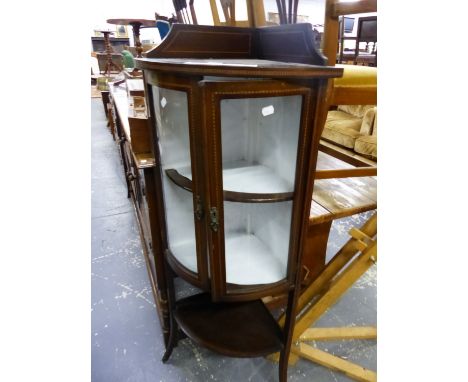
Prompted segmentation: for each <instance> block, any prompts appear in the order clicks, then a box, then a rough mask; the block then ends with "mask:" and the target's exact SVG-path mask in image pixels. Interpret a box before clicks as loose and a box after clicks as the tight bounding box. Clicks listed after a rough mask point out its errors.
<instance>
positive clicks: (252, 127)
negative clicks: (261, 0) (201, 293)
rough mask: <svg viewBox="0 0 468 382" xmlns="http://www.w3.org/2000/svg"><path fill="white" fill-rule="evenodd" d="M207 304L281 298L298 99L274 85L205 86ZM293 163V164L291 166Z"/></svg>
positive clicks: (285, 283)
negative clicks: (209, 296) (209, 292)
mask: <svg viewBox="0 0 468 382" xmlns="http://www.w3.org/2000/svg"><path fill="white" fill-rule="evenodd" d="M202 88H203V89H204V101H205V105H206V110H205V113H206V114H205V121H206V123H207V128H206V132H207V134H206V139H207V147H210V148H211V149H210V150H209V151H208V157H209V158H208V163H209V164H211V167H210V168H209V173H210V174H209V186H208V187H209V188H210V202H209V203H210V204H209V206H208V212H209V218H208V219H209V221H208V222H207V223H208V225H209V229H208V232H209V236H210V241H211V244H212V245H210V249H211V251H210V266H211V268H210V270H211V285H212V286H211V287H212V294H213V297H214V299H217V300H242V299H244V300H247V299H254V298H259V297H262V296H265V295H268V294H270V293H275V292H276V293H284V292H286V291H287V290H288V289H289V288H290V287H291V283H292V280H293V277H292V269H291V268H290V264H291V263H292V262H293V260H294V258H295V256H297V243H294V242H293V241H292V240H291V238H292V237H294V236H297V235H292V232H293V230H294V229H298V226H299V221H298V220H300V218H299V217H298V216H297V215H299V214H298V213H297V212H296V213H295V212H294V203H295V189H296V178H297V171H298V167H302V166H303V163H304V158H303V156H304V153H303V150H302V149H301V145H300V143H301V139H302V138H303V134H304V126H305V122H306V119H305V114H306V111H307V108H306V107H305V106H304V105H306V104H308V102H304V99H305V97H307V96H308V95H309V92H310V90H309V89H307V88H303V87H299V86H291V85H288V84H286V83H282V82H276V81H267V80H265V81H258V80H257V81H243V82H237V83H236V82H226V81H224V82H216V81H205V82H204V83H203V86H202ZM299 164H300V166H299Z"/></svg>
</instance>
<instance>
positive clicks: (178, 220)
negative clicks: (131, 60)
mask: <svg viewBox="0 0 468 382" xmlns="http://www.w3.org/2000/svg"><path fill="white" fill-rule="evenodd" d="M152 90H153V100H154V110H155V118H156V132H157V136H158V143H159V152H160V157H161V169H162V178H163V179H162V184H163V192H164V202H165V213H166V227H167V240H168V246H169V249H170V251H171V252H172V254H173V255H174V256H175V258H176V259H177V260H178V261H179V262H180V263H182V264H183V265H184V266H185V267H186V268H188V269H189V270H191V271H193V272H197V250H196V242H195V223H194V214H193V212H194V210H193V199H192V193H191V192H189V191H186V190H184V189H182V188H180V187H179V186H177V185H175V184H174V183H173V182H172V181H171V180H170V179H169V177H168V176H167V174H166V170H169V169H175V170H177V171H178V172H180V173H181V174H183V175H184V176H187V177H189V178H191V177H192V170H191V161H190V136H189V122H188V101H187V94H186V93H185V92H182V91H178V90H171V89H164V88H161V87H157V86H152Z"/></svg>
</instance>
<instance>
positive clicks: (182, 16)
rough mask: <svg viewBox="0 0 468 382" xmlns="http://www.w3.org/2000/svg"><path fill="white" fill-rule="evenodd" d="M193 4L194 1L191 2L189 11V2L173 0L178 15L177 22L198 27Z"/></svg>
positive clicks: (190, 0)
mask: <svg viewBox="0 0 468 382" xmlns="http://www.w3.org/2000/svg"><path fill="white" fill-rule="evenodd" d="M193 2H194V0H189V4H188V7H189V10H187V0H172V3H173V4H174V9H175V11H176V15H177V21H178V22H179V23H181V24H195V25H198V21H197V15H196V14H195V8H194V6H193Z"/></svg>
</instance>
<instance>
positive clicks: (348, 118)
mask: <svg viewBox="0 0 468 382" xmlns="http://www.w3.org/2000/svg"><path fill="white" fill-rule="evenodd" d="M361 124H362V119H361V118H358V117H355V116H353V115H351V114H348V113H345V112H343V111H340V110H331V111H329V112H328V115H327V121H326V122H325V128H324V129H323V133H322V138H324V139H326V140H329V141H331V142H334V143H336V144H338V145H341V146H344V147H347V148H350V149H352V148H354V142H355V140H356V138H358V137H360V136H361V134H360V132H359V131H360V129H361Z"/></svg>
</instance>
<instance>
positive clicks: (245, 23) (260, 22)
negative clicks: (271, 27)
mask: <svg viewBox="0 0 468 382" xmlns="http://www.w3.org/2000/svg"><path fill="white" fill-rule="evenodd" d="M243 1H246V5H247V18H248V19H247V20H237V19H236V0H220V4H221V8H222V12H223V15H224V19H225V20H226V21H221V19H220V17H219V11H218V6H217V4H216V0H210V7H211V14H212V15H213V23H214V25H228V26H237V27H261V26H265V25H267V22H266V19H265V8H264V6H263V0H243Z"/></svg>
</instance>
